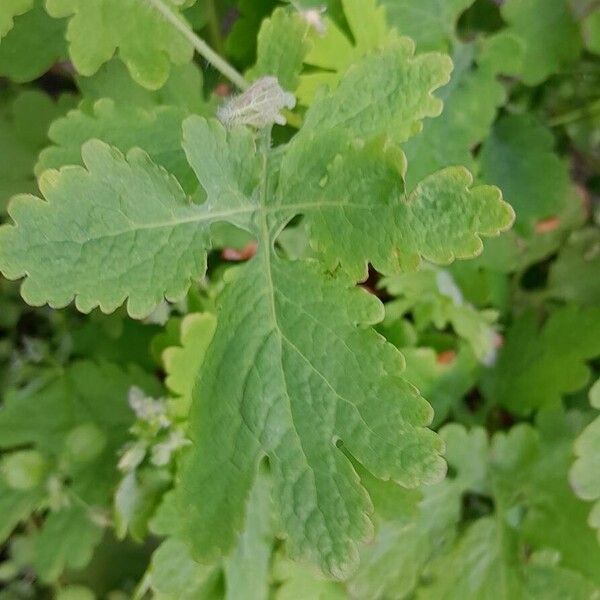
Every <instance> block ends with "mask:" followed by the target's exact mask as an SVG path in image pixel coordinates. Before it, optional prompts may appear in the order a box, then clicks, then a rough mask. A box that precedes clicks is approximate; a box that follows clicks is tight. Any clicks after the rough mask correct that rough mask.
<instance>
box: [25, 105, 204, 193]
mask: <svg viewBox="0 0 600 600" xmlns="http://www.w3.org/2000/svg"><path fill="white" fill-rule="evenodd" d="M186 116H187V112H186V111H185V110H184V109H183V108H176V107H167V106H163V107H160V108H154V109H150V110H144V109H141V108H136V107H126V106H117V105H115V103H114V102H113V101H112V100H109V99H103V100H98V101H97V102H95V103H94V104H93V105H92V106H89V105H88V104H86V103H84V104H82V105H81V106H80V107H79V108H78V109H77V110H72V111H70V112H69V113H68V114H67V115H66V116H65V117H63V118H61V119H58V120H56V121H55V122H54V123H52V126H51V127H50V131H49V132H48V137H49V138H50V140H51V142H52V143H53V144H54V145H53V146H51V147H49V148H46V149H45V150H44V151H43V152H42V153H41V154H40V157H39V159H38V162H37V164H36V167H35V171H36V174H37V175H38V176H39V175H40V174H41V173H42V172H43V171H45V170H46V169H59V168H60V167H64V166H65V165H77V164H81V147H82V146H83V145H84V144H85V142H87V141H89V140H91V139H94V138H97V139H101V140H102V141H103V142H106V143H108V144H110V145H111V146H114V147H116V148H118V149H119V150H121V152H124V153H125V152H128V151H129V150H131V149H132V148H134V147H136V148H141V149H142V150H144V151H145V152H147V153H148V156H150V158H151V159H152V160H153V161H154V162H155V163H156V164H157V165H160V166H162V167H164V168H165V169H166V170H167V171H169V172H170V173H172V174H173V175H175V177H177V180H178V181H179V183H180V184H181V186H182V187H183V188H184V189H185V190H186V191H187V192H189V193H192V192H193V191H194V190H195V188H196V187H197V180H196V178H195V176H194V174H193V172H192V171H191V169H190V167H189V165H188V163H187V161H186V159H185V154H184V152H183V150H182V148H181V142H182V131H181V123H182V122H183V120H184V118H185V117H186Z"/></svg>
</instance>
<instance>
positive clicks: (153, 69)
mask: <svg viewBox="0 0 600 600" xmlns="http://www.w3.org/2000/svg"><path fill="white" fill-rule="evenodd" d="M171 4H173V2H171ZM174 4H175V6H173V7H172V8H173V10H176V6H177V5H178V4H181V2H174ZM46 7H47V10H48V12H49V13H50V15H52V16H53V17H56V18H64V17H70V20H69V25H68V27H67V33H66V37H67V40H68V42H69V55H70V57H71V60H72V61H73V64H74V66H75V68H76V69H77V71H78V72H79V73H80V74H81V75H86V76H89V75H93V74H94V73H96V71H98V69H99V68H100V67H101V66H102V65H103V64H104V63H105V62H107V61H108V60H110V59H111V58H112V56H113V55H114V54H115V52H116V51H117V50H118V55H119V58H120V59H121V60H122V61H123V62H124V63H125V65H127V68H128V69H129V72H130V73H131V76H132V77H133V79H134V80H135V81H137V82H138V83H139V84H140V85H143V86H144V87H147V88H148V89H158V88H160V87H162V86H163V85H164V84H165V82H166V81H167V79H168V77H169V71H170V68H171V63H174V64H176V65H181V64H185V63H188V62H190V61H191V60H192V56H193V48H192V46H191V45H190V43H189V42H188V41H187V39H186V38H184V36H182V35H181V33H180V32H179V31H178V30H177V29H175V28H174V27H173V25H172V24H171V23H169V22H167V21H166V20H165V19H164V17H162V15H161V14H160V13H158V12H157V10H156V9H154V8H153V7H152V6H151V5H150V4H149V3H147V2H140V0H96V1H95V2H90V1H89V0H46Z"/></svg>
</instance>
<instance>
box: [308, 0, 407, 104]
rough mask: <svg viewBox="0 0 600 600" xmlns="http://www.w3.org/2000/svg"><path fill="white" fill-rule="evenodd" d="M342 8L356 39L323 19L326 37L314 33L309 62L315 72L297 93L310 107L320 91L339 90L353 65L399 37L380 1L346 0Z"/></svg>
mask: <svg viewBox="0 0 600 600" xmlns="http://www.w3.org/2000/svg"><path fill="white" fill-rule="evenodd" d="M342 7H343V11H344V15H345V18H346V21H347V22H348V25H349V27H350V33H351V35H352V39H349V38H348V36H347V35H346V33H345V32H344V31H343V30H342V29H341V28H340V27H339V26H338V25H337V24H336V22H335V21H334V20H333V19H331V18H329V17H327V16H325V17H324V18H323V24H324V28H325V32H324V34H323V35H321V34H320V33H319V32H318V31H312V32H311V42H312V44H311V48H310V51H309V53H308V54H307V55H306V58H305V62H306V63H307V65H309V66H310V67H311V71H312V72H307V73H304V74H302V75H301V77H300V82H299V86H298V89H297V91H296V93H297V95H298V100H299V101H300V103H302V104H304V105H306V106H308V105H310V104H312V102H313V100H314V98H315V94H316V92H317V90H318V89H319V88H321V87H322V86H328V87H329V88H330V89H333V88H335V86H336V85H337V84H338V82H339V81H340V78H341V77H342V76H343V75H344V74H345V72H346V71H347V70H348V69H349V67H350V66H351V65H353V64H355V63H356V62H357V61H358V60H360V59H361V58H363V57H364V56H366V55H367V54H368V53H370V52H372V51H374V50H376V49H377V48H380V47H381V46H383V45H384V44H385V42H386V41H388V40H392V39H395V38H396V36H395V35H394V34H393V33H392V32H390V30H389V28H388V26H387V21H386V18H385V11H384V10H383V8H382V7H381V6H378V3H377V2H376V0H342Z"/></svg>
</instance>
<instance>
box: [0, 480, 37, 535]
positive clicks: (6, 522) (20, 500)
mask: <svg viewBox="0 0 600 600" xmlns="http://www.w3.org/2000/svg"><path fill="white" fill-rule="evenodd" d="M43 496H44V491H43V490H42V489H40V488H37V489H29V490H15V489H14V488H13V487H12V486H9V485H8V484H7V482H6V480H5V478H4V477H3V476H1V475H0V543H4V541H5V540H6V539H7V538H8V537H9V535H10V534H11V533H12V531H13V529H14V528H15V527H16V526H17V525H18V524H19V522H21V521H24V520H25V519H27V518H28V517H29V515H30V514H31V513H32V512H33V511H34V510H36V509H37V508H38V506H39V505H40V504H41V503H42V501H43Z"/></svg>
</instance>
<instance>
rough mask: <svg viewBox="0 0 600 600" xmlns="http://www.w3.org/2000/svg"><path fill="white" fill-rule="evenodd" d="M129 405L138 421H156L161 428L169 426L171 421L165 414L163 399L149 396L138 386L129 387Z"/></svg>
mask: <svg viewBox="0 0 600 600" xmlns="http://www.w3.org/2000/svg"><path fill="white" fill-rule="evenodd" d="M128 401H129V406H130V407H131V410H133V412H134V413H135V416H136V417H137V418H138V419H139V420H140V421H146V422H148V423H156V424H157V425H158V426H159V427H161V428H166V427H169V425H170V424H171V421H170V419H169V417H168V416H167V405H166V403H165V401H164V400H162V399H158V400H155V399H154V398H149V397H148V396H146V394H145V393H144V392H143V390H141V389H140V388H139V387H136V386H132V387H131V388H130V389H129V397H128Z"/></svg>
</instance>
